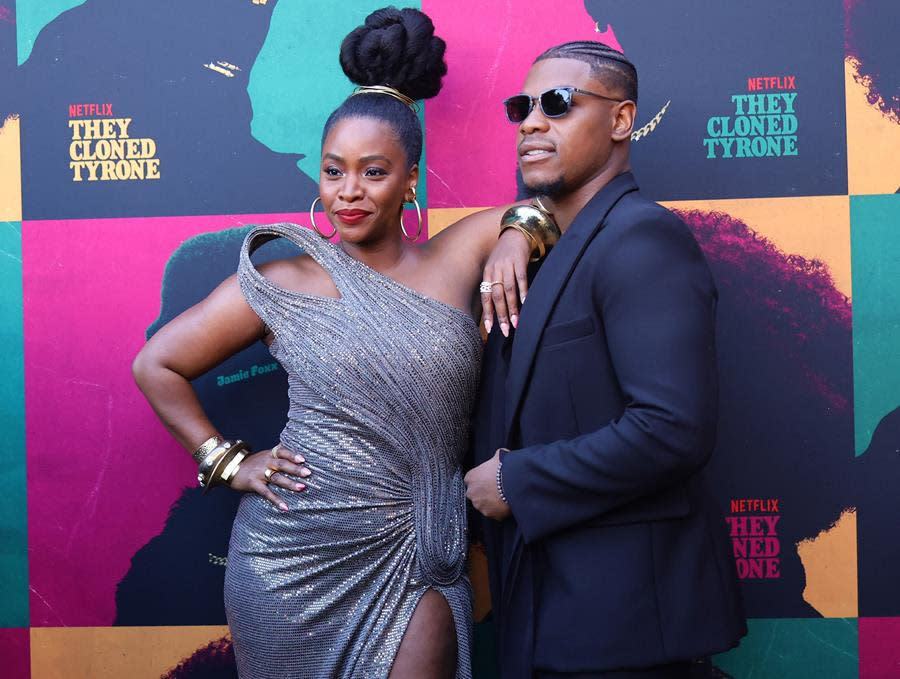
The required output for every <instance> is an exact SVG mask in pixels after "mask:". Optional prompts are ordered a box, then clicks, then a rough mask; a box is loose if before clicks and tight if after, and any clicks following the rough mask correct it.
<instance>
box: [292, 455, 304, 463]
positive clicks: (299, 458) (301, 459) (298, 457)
mask: <svg viewBox="0 0 900 679" xmlns="http://www.w3.org/2000/svg"><path fill="white" fill-rule="evenodd" d="M294 462H298V463H303V462H306V460H304V459H303V456H302V455H295V456H294Z"/></svg>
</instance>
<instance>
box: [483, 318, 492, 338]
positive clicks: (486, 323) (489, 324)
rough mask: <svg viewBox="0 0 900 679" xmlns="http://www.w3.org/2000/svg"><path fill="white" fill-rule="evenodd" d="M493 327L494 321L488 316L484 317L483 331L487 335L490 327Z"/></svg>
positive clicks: (489, 332)
mask: <svg viewBox="0 0 900 679" xmlns="http://www.w3.org/2000/svg"><path fill="white" fill-rule="evenodd" d="M493 327H494V322H493V321H492V320H491V319H490V318H488V319H485V321H484V331H485V332H486V333H487V334H488V335H490V334H491V328H493Z"/></svg>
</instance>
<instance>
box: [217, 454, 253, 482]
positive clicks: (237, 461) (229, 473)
mask: <svg viewBox="0 0 900 679" xmlns="http://www.w3.org/2000/svg"><path fill="white" fill-rule="evenodd" d="M245 457H247V453H245V452H244V451H243V450H242V451H240V452H239V453H238V454H237V455H235V456H234V458H233V459H232V460H231V462H229V463H228V466H227V467H225V469H224V470H223V471H222V483H224V484H225V485H226V486H230V485H231V481H232V479H234V477H235V476H237V473H238V469H240V468H241V462H243V461H244V458H245Z"/></svg>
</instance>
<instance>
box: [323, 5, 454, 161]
mask: <svg viewBox="0 0 900 679" xmlns="http://www.w3.org/2000/svg"><path fill="white" fill-rule="evenodd" d="M445 49H446V43H445V42H444V41H443V40H441V39H440V38H439V37H437V36H436V35H435V34H434V24H433V23H432V22H431V19H429V18H428V16H427V15H425V14H423V13H422V12H420V11H419V10H417V9H409V8H407V9H397V8H396V7H385V8H384V9H379V10H375V11H374V12H372V13H371V14H370V15H369V16H368V17H366V21H365V23H364V24H363V25H362V26H359V27H357V28H355V29H354V30H353V31H351V33H350V34H349V35H348V36H347V37H346V38H344V42H343V43H341V68H343V69H344V73H346V74H347V77H348V78H350V80H352V81H353V82H354V83H356V84H357V85H361V86H372V85H387V86H390V87H393V88H394V89H396V90H399V91H400V92H401V93H403V94H405V95H406V96H407V97H409V98H410V99H415V100H419V99H428V98H430V97H433V96H435V95H436V94H437V93H438V92H440V90H441V78H443V76H444V75H445V74H446V73H447V64H446V63H444V50H445ZM344 118H375V119H377V120H383V121H385V122H386V123H388V124H389V125H390V126H391V127H392V128H393V129H394V131H395V132H396V134H397V138H398V140H399V141H400V144H401V145H402V146H403V149H404V151H405V152H406V158H407V164H408V166H409V167H412V166H413V165H415V164H416V163H417V162H419V157H420V156H421V155H422V128H421V126H420V125H419V120H418V118H417V117H416V114H415V112H413V110H412V109H411V108H410V107H409V106H406V105H405V104H403V103H402V102H401V101H399V100H397V99H395V98H394V97H390V96H386V95H384V94H375V93H364V94H358V95H355V96H351V97H348V98H347V99H346V100H344V103H342V104H341V105H340V106H339V107H338V108H337V110H335V111H334V113H332V114H331V115H330V116H329V117H328V120H327V122H326V123H325V129H324V131H323V132H322V142H323V143H324V141H325V137H327V136H328V133H329V131H330V130H331V128H332V127H333V126H334V125H335V123H337V122H338V121H340V120H343V119H344Z"/></svg>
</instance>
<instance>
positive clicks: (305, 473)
mask: <svg viewBox="0 0 900 679" xmlns="http://www.w3.org/2000/svg"><path fill="white" fill-rule="evenodd" d="M310 474H312V472H311V471H310V470H309V468H308V467H304V468H303V469H301V470H300V476H302V477H303V478H304V479H305V478H306V477H307V476H309V475H310Z"/></svg>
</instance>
